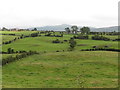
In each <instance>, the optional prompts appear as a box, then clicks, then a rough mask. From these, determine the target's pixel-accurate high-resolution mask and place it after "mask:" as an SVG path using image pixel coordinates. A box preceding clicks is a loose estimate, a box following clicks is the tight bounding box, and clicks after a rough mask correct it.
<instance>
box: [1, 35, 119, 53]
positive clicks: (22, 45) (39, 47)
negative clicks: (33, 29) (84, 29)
mask: <svg viewBox="0 0 120 90" xmlns="http://www.w3.org/2000/svg"><path fill="white" fill-rule="evenodd" d="M69 38H70V36H65V37H45V36H41V37H34V38H32V37H30V38H25V39H21V40H17V41H15V42H13V43H11V44H8V45H4V46H3V51H7V49H8V48H9V47H11V48H14V49H15V50H36V51H56V50H67V49H68V47H69V43H68V42H64V43H60V44H53V43H52V41H53V40H55V39H59V40H61V41H63V40H64V39H67V40H69ZM76 41H77V44H78V45H79V44H84V45H83V46H77V47H76V49H77V50H80V49H84V48H92V46H94V45H97V46H105V45H108V46H110V47H111V48H118V42H117V41H99V40H76Z"/></svg>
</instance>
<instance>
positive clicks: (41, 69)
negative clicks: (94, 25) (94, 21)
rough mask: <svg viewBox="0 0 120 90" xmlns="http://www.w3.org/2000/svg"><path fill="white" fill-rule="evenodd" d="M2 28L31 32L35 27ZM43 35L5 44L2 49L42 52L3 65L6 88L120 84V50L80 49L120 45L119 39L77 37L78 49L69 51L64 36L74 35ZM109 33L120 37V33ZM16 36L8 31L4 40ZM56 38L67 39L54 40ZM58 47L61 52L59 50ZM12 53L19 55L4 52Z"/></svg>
mask: <svg viewBox="0 0 120 90" xmlns="http://www.w3.org/2000/svg"><path fill="white" fill-rule="evenodd" d="M0 32H1V33H12V34H18V35H21V34H24V35H29V34H30V33H33V32H35V31H30V32H29V31H20V32H14V31H12V32H9V31H3V32H2V31H0ZM57 33H58V32H57ZM43 35H44V34H42V36H39V37H28V38H24V39H19V40H16V41H15V42H12V43H11V44H7V45H3V46H2V51H7V49H8V48H12V49H14V51H17V50H25V51H29V50H32V51H37V52H39V53H40V54H38V55H33V56H29V57H26V58H23V59H21V60H19V61H15V62H12V63H9V64H7V65H5V66H3V87H4V88H29V87H30V88H81V87H85V88H108V87H109V88H115V87H118V84H117V83H118V82H117V80H118V52H112V51H80V50H81V49H89V48H92V47H93V46H99V47H102V46H106V45H107V46H109V47H110V48H115V49H119V48H118V42H117V41H100V40H91V39H88V40H83V39H76V42H77V45H76V47H75V50H74V51H69V52H68V51H67V50H68V48H69V43H68V42H64V40H69V39H70V38H71V37H73V35H67V34H66V35H64V37H46V36H43ZM90 37H91V36H90ZM106 37H109V38H111V39H116V38H118V36H106ZM12 38H14V37H13V36H9V35H4V40H9V39H12ZM56 39H59V40H60V41H62V42H63V43H58V44H55V43H52V41H53V40H56ZM4 40H3V41H4ZM0 47H1V46H0ZM57 50H59V51H60V52H56V51H57ZM63 50H64V52H63ZM44 51H46V53H44ZM11 55H12V56H15V55H16V54H3V55H2V56H3V58H7V57H8V56H11Z"/></svg>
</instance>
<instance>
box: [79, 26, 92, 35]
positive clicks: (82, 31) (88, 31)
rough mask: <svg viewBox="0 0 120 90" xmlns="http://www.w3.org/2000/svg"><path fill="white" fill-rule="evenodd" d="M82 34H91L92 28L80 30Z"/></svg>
mask: <svg viewBox="0 0 120 90" xmlns="http://www.w3.org/2000/svg"><path fill="white" fill-rule="evenodd" d="M80 32H81V34H89V33H90V28H89V27H82V28H81V29H80Z"/></svg>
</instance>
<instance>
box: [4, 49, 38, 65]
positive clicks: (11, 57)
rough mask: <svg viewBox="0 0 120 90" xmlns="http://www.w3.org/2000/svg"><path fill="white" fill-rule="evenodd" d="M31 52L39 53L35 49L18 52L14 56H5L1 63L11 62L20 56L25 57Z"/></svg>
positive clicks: (20, 57) (31, 53)
mask: <svg viewBox="0 0 120 90" xmlns="http://www.w3.org/2000/svg"><path fill="white" fill-rule="evenodd" d="M33 54H39V53H38V52H36V51H29V52H25V53H21V54H18V55H16V56H15V57H13V56H9V57H7V58H5V59H3V60H2V65H6V64H8V63H10V62H13V61H16V60H20V59H22V58H25V57H27V56H30V55H33Z"/></svg>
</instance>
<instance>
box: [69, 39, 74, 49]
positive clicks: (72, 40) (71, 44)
mask: <svg viewBox="0 0 120 90" xmlns="http://www.w3.org/2000/svg"><path fill="white" fill-rule="evenodd" d="M69 43H70V49H71V50H73V49H74V47H75V46H76V41H75V40H74V38H70V40H69Z"/></svg>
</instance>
